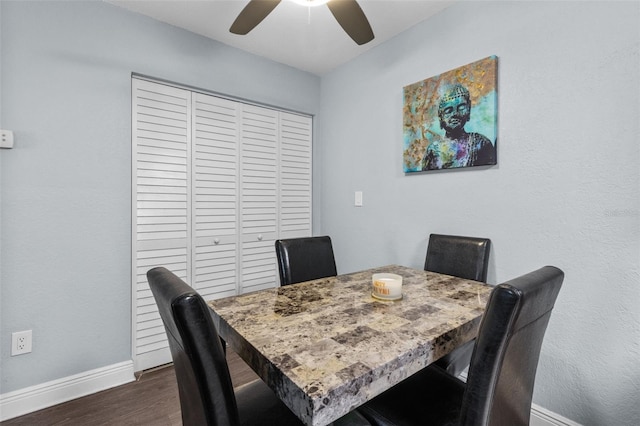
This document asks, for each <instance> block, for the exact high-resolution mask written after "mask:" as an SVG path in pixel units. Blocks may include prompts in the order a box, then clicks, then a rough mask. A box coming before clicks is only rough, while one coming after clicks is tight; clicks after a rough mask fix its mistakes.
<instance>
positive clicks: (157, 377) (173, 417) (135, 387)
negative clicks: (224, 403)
mask: <svg viewBox="0 0 640 426" xmlns="http://www.w3.org/2000/svg"><path fill="white" fill-rule="evenodd" d="M227 362H228V363H229V371H230V372H231V381H232V382H233V385H234V387H237V386H240V385H243V384H245V383H248V382H250V381H252V380H254V379H257V378H258V376H257V375H256V374H255V373H254V372H253V371H252V370H251V369H250V368H249V366H247V364H245V363H244V361H242V359H240V357H238V355H237V354H236V353H235V352H233V351H232V350H227ZM181 424H182V419H181V416H180V401H179V399H178V385H177V383H176V378H175V374H174V372H173V366H171V365H168V366H164V367H159V368H156V369H153V370H149V371H145V372H143V373H142V374H140V375H139V377H137V380H136V381H135V382H132V383H127V384H126V385H122V386H118V387H116V388H112V389H108V390H105V391H102V392H98V393H95V394H93V395H88V396H85V397H82V398H78V399H75V400H73V401H69V402H65V403H63V404H59V405H56V406H53V407H49V408H45V409H44V410H40V411H36V412H34V413H31V414H27V415H24V416H21V417H16V418H14V419H10V420H7V421H4V422H1V423H0V425H2V426H18V425H21V426H22V425H24V426H26V425H29V426H54V425H55V426H62V425H91V426H103V425H154V426H155V425H158V426H165V425H166V426H174V425H175V426H179V425H181Z"/></svg>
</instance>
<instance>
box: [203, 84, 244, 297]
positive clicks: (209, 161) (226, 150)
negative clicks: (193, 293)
mask: <svg viewBox="0 0 640 426" xmlns="http://www.w3.org/2000/svg"><path fill="white" fill-rule="evenodd" d="M239 108H240V107H239V104H238V103H237V102H233V101H229V100H226V99H222V98H217V97H214V96H209V95H204V94H201V93H194V95H193V129H194V130H193V164H194V166H193V170H194V173H193V177H192V178H193V201H194V209H193V213H194V215H193V230H194V237H195V238H194V243H195V246H194V260H193V284H192V285H193V286H194V288H196V289H197V290H198V292H199V293H200V294H201V295H202V297H204V298H205V300H211V299H216V298H220V297H225V296H232V295H234V294H237V290H238V273H237V269H238V198H239V197H238V190H239V184H238V181H239V179H238V155H239V154H238V139H239V132H240V128H239Z"/></svg>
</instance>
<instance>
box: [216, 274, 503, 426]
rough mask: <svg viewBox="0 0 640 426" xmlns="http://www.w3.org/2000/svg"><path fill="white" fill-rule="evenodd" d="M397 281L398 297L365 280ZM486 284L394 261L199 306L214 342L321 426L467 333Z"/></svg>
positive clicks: (471, 332)
mask: <svg viewBox="0 0 640 426" xmlns="http://www.w3.org/2000/svg"><path fill="white" fill-rule="evenodd" d="M378 272H389V273H394V274H398V275H401V276H402V277H403V287H402V293H403V298H402V299H401V300H398V301H381V300H378V299H375V298H373V297H372V296H371V276H372V274H374V273H378ZM491 289H492V287H491V286H489V285H486V284H483V283H479V282H476V281H469V280H464V279H461V278H456V277H451V276H448V275H441V274H436V273H432V272H425V271H422V270H417V269H412V268H407V267H403V266H398V265H389V266H385V267H380V268H375V269H369V270H366V271H361V272H357V273H352V274H346V275H339V276H337V277H331V278H324V279H320V280H314V281H307V282H304V283H300V284H294V285H289V286H284V287H278V288H272V289H268V290H262V291H258V292H254V293H247V294H244V295H240V296H233V297H227V298H224V299H218V300H214V301H210V302H208V304H209V306H210V307H211V309H212V311H213V318H214V323H215V325H216V327H217V328H218V332H219V333H220V336H221V337H222V338H223V339H224V340H225V341H227V343H228V345H229V346H230V347H231V349H232V350H234V351H236V352H237V353H238V355H240V357H241V358H243V359H244V360H245V361H246V362H247V363H248V364H249V366H251V368H253V370H254V371H255V372H256V373H257V374H258V375H259V376H260V377H261V378H262V379H263V380H264V381H265V382H266V383H267V384H268V385H269V386H270V387H271V388H272V389H273V390H274V392H275V393H276V394H277V395H278V397H279V398H280V399H282V400H283V401H284V402H285V404H287V406H288V407H289V408H290V409H291V410H292V411H293V412H294V413H296V415H297V416H298V417H299V418H300V419H301V420H302V421H303V422H304V423H305V424H307V425H309V426H322V425H327V424H329V423H331V422H332V421H333V420H335V419H337V418H339V417H341V416H343V415H344V414H346V413H348V412H349V411H351V410H353V409H355V408H357V407H358V406H359V405H361V404H363V403H364V402H366V401H368V400H369V399H371V398H373V397H374V396H376V395H378V394H380V393H382V392H383V391H384V390H386V389H388V388H390V387H392V386H393V385H395V384H396V383H398V382H400V381H402V380H403V379H405V378H407V377H408V376H410V375H411V374H413V373H415V372H417V371H418V370H420V369H422V368H424V367H425V366H427V365H428V364H430V363H431V362H433V361H435V360H437V359H438V358H440V357H442V356H444V355H445V354H447V353H448V352H450V351H451V350H453V349H454V348H455V347H456V346H459V345H461V344H463V343H465V342H467V341H469V340H471V339H472V338H474V337H475V335H476V334H477V331H478V327H479V325H480V319H481V317H482V313H483V312H484V308H485V305H486V302H487V300H488V297H489V293H490V292H491Z"/></svg>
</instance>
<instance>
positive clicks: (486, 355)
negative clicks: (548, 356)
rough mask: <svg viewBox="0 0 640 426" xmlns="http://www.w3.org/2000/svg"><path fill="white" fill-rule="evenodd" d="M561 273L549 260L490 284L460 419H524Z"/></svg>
mask: <svg viewBox="0 0 640 426" xmlns="http://www.w3.org/2000/svg"><path fill="white" fill-rule="evenodd" d="M563 279H564V273H563V272H562V271H561V270H560V269H558V268H555V267H553V266H545V267H544V268H541V269H538V270H537V271H534V272H531V273H529V274H526V275H523V276H521V277H519V278H516V279H514V280H511V281H509V282H506V283H504V284H500V285H498V286H496V287H495V288H494V290H493V291H492V293H491V296H490V297H489V301H488V302H487V309H486V311H485V313H484V316H483V317H482V322H481V324H480V331H479V333H478V337H477V338H476V344H475V347H474V351H473V356H472V357H471V365H470V366H469V373H468V375H467V386H466V389H465V392H464V396H463V401H462V410H461V417H460V420H461V421H460V424H461V425H466V426H470V425H528V424H529V418H530V416H531V400H532V397H533V386H534V381H535V376H536V369H537V366H538V358H539V356H540V348H541V347H542V340H543V338H544V333H545V331H546V328H547V324H548V322H549V317H550V316H551V311H552V309H553V305H554V303H555V300H556V298H557V296H558V292H559V291H560V287H561V286H562V281H563Z"/></svg>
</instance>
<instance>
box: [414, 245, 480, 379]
mask: <svg viewBox="0 0 640 426" xmlns="http://www.w3.org/2000/svg"><path fill="white" fill-rule="evenodd" d="M490 251H491V240H490V239H488V238H476V237H463V236H458V235H442V234H431V235H429V244H428V246H427V256H426V259H425V262H424V270H425V271H431V272H438V273H440V274H447V275H453V276H456V277H460V278H465V279H468V280H475V281H481V282H483V283H486V282H487V270H488V269H489V268H488V265H489V253H490ZM473 344H474V341H473V340H471V341H469V342H467V343H465V344H464V345H462V346H459V347H458V348H456V349H455V350H453V351H452V352H450V353H448V354H447V355H445V356H443V357H442V358H440V359H439V360H438V361H436V364H437V365H438V366H440V367H442V368H443V369H445V370H446V371H447V372H448V373H449V374H451V375H453V376H459V375H460V373H462V372H463V371H464V369H465V368H467V367H468V366H469V362H470V361H471V353H472V352H473Z"/></svg>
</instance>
